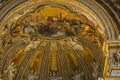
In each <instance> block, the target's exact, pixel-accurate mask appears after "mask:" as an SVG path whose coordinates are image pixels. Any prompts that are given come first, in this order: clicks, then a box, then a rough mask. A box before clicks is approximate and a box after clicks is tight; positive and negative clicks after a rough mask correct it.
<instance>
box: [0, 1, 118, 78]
mask: <svg viewBox="0 0 120 80" xmlns="http://www.w3.org/2000/svg"><path fill="white" fill-rule="evenodd" d="M9 1H10V2H11V4H13V3H12V1H11V0H8V2H4V1H2V0H1V1H0V2H1V6H0V7H1V8H0V9H1V11H0V12H1V13H0V15H1V16H0V73H1V74H0V78H1V79H3V80H97V79H98V78H99V77H100V76H102V75H103V71H104V63H105V54H104V52H103V51H102V48H103V45H104V41H105V40H107V39H116V38H117V37H116V36H117V35H116V34H118V31H117V28H116V25H114V24H115V22H114V21H112V20H111V18H110V17H106V16H109V14H106V13H105V12H104V10H102V9H100V8H101V7H98V6H100V5H98V4H97V3H96V2H95V1H93V2H89V0H88V2H87V3H86V4H85V2H86V1H84V0H81V1H79V0H26V1H24V0H18V1H16V2H14V8H13V7H12V6H13V5H11V7H10V6H4V5H7V4H8V3H9ZM22 1H23V2H22ZM20 3H21V4H20ZM94 3H95V4H96V6H94V5H93V7H92V9H91V8H90V7H89V6H88V4H94ZM18 4H19V5H18ZM3 6H4V7H3ZM8 7H10V8H8ZM93 8H95V9H94V10H96V9H97V8H99V9H100V10H102V12H101V11H100V10H99V11H100V12H98V13H97V11H96V12H94V10H93ZM4 10H5V11H4ZM9 10H10V11H9ZM101 14H106V16H105V17H100V16H101ZM103 16H104V15H103ZM109 22H110V23H109ZM111 26H112V27H111Z"/></svg>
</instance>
